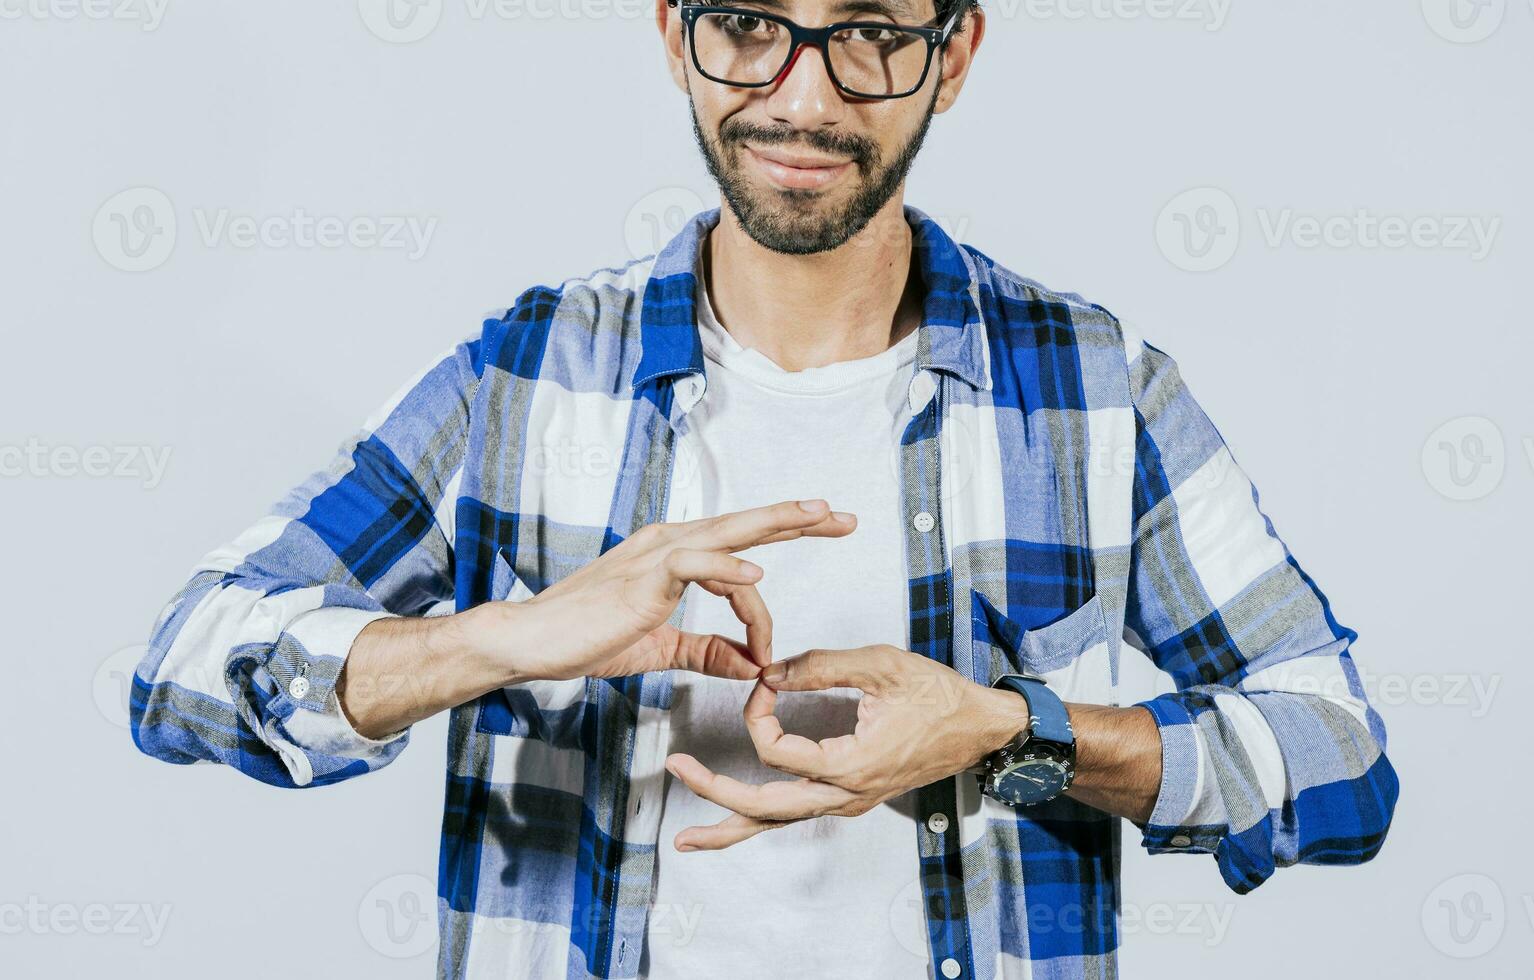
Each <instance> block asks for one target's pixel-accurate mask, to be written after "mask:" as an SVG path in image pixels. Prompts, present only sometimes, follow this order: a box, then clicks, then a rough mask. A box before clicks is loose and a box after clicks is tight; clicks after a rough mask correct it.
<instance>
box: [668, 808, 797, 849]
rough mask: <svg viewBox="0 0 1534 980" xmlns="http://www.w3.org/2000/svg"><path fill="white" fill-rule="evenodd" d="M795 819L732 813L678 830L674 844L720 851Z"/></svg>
mask: <svg viewBox="0 0 1534 980" xmlns="http://www.w3.org/2000/svg"><path fill="white" fill-rule="evenodd" d="M791 823H797V821H794V820H758V819H756V818H755V817H743V816H741V815H740V814H738V813H732V814H730V815H729V816H728V817H726V818H725V819H723V820H721V821H719V822H718V823H716V824H712V825H710V826H707V827H687V828H685V829H683V830H681V831H678V832H677V835H676V837H674V838H673V839H672V844H673V845H675V847H676V849H677V850H679V851H718V850H723V849H724V848H726V847H729V846H730V845H732V844H739V843H740V842H741V841H743V840H747V839H749V838H752V837H755V836H756V835H757V834H760V833H761V832H762V831H764V830H776V829H777V828H778V827H787V826H788V825H789V824H791Z"/></svg>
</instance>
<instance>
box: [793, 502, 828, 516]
mask: <svg viewBox="0 0 1534 980" xmlns="http://www.w3.org/2000/svg"><path fill="white" fill-rule="evenodd" d="M829 506H830V505H829V504H827V503H826V502H825V501H824V500H801V501H799V508H800V509H801V510H806V511H809V512H810V513H811V514H813V513H816V512H817V511H822V510H825V509H826V508H827V507H829Z"/></svg>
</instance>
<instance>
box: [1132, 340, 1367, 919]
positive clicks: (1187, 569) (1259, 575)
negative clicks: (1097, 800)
mask: <svg viewBox="0 0 1534 980" xmlns="http://www.w3.org/2000/svg"><path fill="white" fill-rule="evenodd" d="M1129 366H1130V382H1131V396H1132V401H1133V404H1134V410H1135V422H1136V435H1137V441H1136V449H1135V476H1134V499H1133V513H1134V533H1133V540H1132V544H1131V559H1130V577H1129V594H1128V600H1127V604H1126V612H1125V639H1126V641H1128V642H1129V643H1130V644H1131V645H1133V646H1135V647H1137V648H1138V649H1140V650H1142V651H1144V652H1145V653H1146V654H1147V655H1148V656H1149V657H1150V658H1151V659H1152V660H1153V661H1154V663H1155V664H1156V665H1157V666H1158V667H1159V668H1161V669H1162V670H1163V671H1166V672H1167V673H1168V674H1169V675H1170V676H1171V678H1172V679H1173V681H1174V683H1175V685H1176V690H1175V691H1174V692H1171V693H1168V694H1163V695H1161V696H1159V697H1155V698H1152V699H1150V700H1147V701H1144V702H1141V705H1140V706H1141V707H1144V708H1145V709H1147V710H1148V711H1149V712H1150V713H1151V715H1152V716H1153V717H1154V718H1155V720H1156V724H1157V726H1158V729H1159V731H1160V735H1161V753H1162V780H1161V789H1160V792H1159V794H1158V796H1157V799H1156V803H1155V808H1154V811H1153V812H1152V813H1151V815H1150V818H1149V820H1148V821H1147V822H1146V824H1145V825H1144V826H1143V827H1142V828H1141V829H1142V831H1143V839H1142V843H1143V845H1144V846H1145V847H1146V848H1147V849H1148V850H1150V851H1151V852H1152V853H1206V854H1213V855H1214V856H1215V859H1216V861H1217V863H1218V865H1219V869H1220V873H1221V875H1222V876H1223V877H1224V880H1225V881H1226V883H1227V884H1228V885H1229V886H1230V887H1231V888H1232V889H1234V890H1235V891H1237V892H1246V891H1250V890H1251V889H1253V888H1255V887H1257V886H1258V885H1259V884H1261V883H1262V882H1263V881H1265V880H1266V879H1267V878H1268V877H1269V876H1270V875H1272V873H1273V872H1274V870H1275V869H1276V868H1279V867H1284V866H1288V865H1292V864H1296V863H1308V864H1356V863H1360V862H1362V861H1366V860H1368V859H1369V858H1371V857H1373V856H1374V854H1375V853H1376V852H1378V850H1379V848H1380V846H1381V844H1382V843H1383V841H1384V838H1385V834H1386V831H1387V829H1388V828H1389V825H1390V820H1391V815H1392V813H1393V811H1394V807H1395V801H1396V795H1397V780H1396V774H1395V771H1394V769H1393V768H1392V767H1391V765H1390V762H1389V760H1388V759H1387V758H1386V756H1385V729H1384V725H1383V723H1382V722H1381V720H1380V717H1379V715H1378V714H1377V713H1376V712H1375V711H1374V709H1373V708H1372V707H1371V706H1370V705H1369V702H1368V699H1367V697H1366V696H1365V693H1364V690H1363V686H1362V684H1361V683H1360V680H1359V675H1358V671H1357V670H1356V668H1355V666H1354V662H1353V659H1352V654H1351V652H1350V647H1351V646H1352V644H1353V641H1354V640H1355V639H1356V638H1357V634H1356V633H1355V632H1354V631H1353V630H1351V629H1349V628H1347V627H1345V626H1343V625H1341V624H1340V623H1338V622H1337V620H1336V619H1335V618H1334V617H1333V615H1332V611H1331V607H1330V605H1329V603H1328V602H1327V599H1326V596H1325V595H1323V594H1322V592H1321V590H1320V589H1319V588H1318V587H1317V586H1316V585H1315V583H1314V582H1313V581H1312V580H1311V578H1310V576H1309V575H1307V574H1306V573H1305V572H1304V571H1303V570H1302V569H1301V568H1300V566H1299V564H1298V563H1297V562H1296V561H1295V559H1294V557H1293V555H1292V554H1290V552H1289V549H1288V548H1287V546H1286V545H1285V544H1284V543H1283V542H1282V541H1281V540H1280V539H1279V537H1278V535H1277V533H1276V532H1275V531H1274V528H1273V524H1272V522H1271V521H1270V520H1269V519H1268V517H1267V516H1266V515H1265V514H1264V513H1263V511H1262V510H1261V508H1260V506H1259V502H1258V495H1257V491H1256V489H1255V488H1254V487H1253V486H1252V484H1251V481H1250V480H1249V479H1248V478H1247V476H1246V474H1245V473H1244V472H1242V470H1241V468H1240V467H1239V466H1238V465H1237V464H1236V461H1235V459H1234V458H1233V457H1232V455H1231V453H1230V450H1229V448H1228V447H1227V446H1226V444H1225V441H1224V440H1223V438H1222V437H1221V436H1220V433H1219V432H1218V430H1217V429H1216V428H1215V426H1214V425H1213V423H1211V422H1210V420H1209V418H1208V416H1207V415H1206V414H1205V413H1204V411H1203V410H1202V409H1201V408H1200V406H1199V405H1198V403H1197V402H1196V401H1195V400H1194V399H1193V396H1192V395H1191V394H1190V393H1189V391H1188V389H1187V387H1186V386H1185V385H1184V383H1183V380H1182V378H1181V375H1180V373H1179V371H1178V369H1177V365H1176V363H1175V362H1174V361H1173V360H1172V358H1170V357H1169V356H1168V355H1167V354H1166V353H1165V352H1163V351H1161V350H1159V349H1157V348H1155V347H1153V346H1151V345H1150V344H1147V343H1144V342H1139V343H1138V353H1137V356H1135V357H1133V359H1132V360H1131V361H1130V365H1129Z"/></svg>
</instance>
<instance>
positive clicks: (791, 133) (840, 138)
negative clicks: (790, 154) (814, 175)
mask: <svg viewBox="0 0 1534 980" xmlns="http://www.w3.org/2000/svg"><path fill="white" fill-rule="evenodd" d="M719 138H720V140H721V141H722V142H724V143H744V142H746V141H747V140H750V141H751V142H753V143H759V144H761V145H763V146H782V145H799V146H803V147H806V148H808V149H811V150H818V151H820V152H821V153H825V154H828V155H832V156H846V157H851V158H852V160H853V162H855V163H859V164H863V163H865V162H873V161H877V159H878V152H879V150H878V146H877V145H876V144H874V143H873V142H872V141H871V140H866V139H861V138H859V137H856V136H851V135H848V134H845V133H842V134H838V135H833V134H831V133H823V132H819V131H815V130H799V129H792V128H786V129H768V128H762V127H757V126H751V125H746V124H741V123H735V124H726V125H724V126H722V127H720V130H719Z"/></svg>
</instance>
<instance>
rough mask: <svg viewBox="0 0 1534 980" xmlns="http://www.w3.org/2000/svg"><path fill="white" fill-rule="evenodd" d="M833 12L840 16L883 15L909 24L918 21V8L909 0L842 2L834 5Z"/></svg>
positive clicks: (851, 0) (854, 0) (856, 0)
mask: <svg viewBox="0 0 1534 980" xmlns="http://www.w3.org/2000/svg"><path fill="white" fill-rule="evenodd" d="M831 10H832V11H833V12H835V13H836V14H838V15H842V14H883V15H884V16H886V17H890V18H892V19H894V20H899V21H901V22H903V23H908V24H909V23H915V22H916V20H917V13H916V7H915V5H914V4H912V3H909V2H908V0H842V2H841V3H838V4H835V5H833V6H832V8H831Z"/></svg>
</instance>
